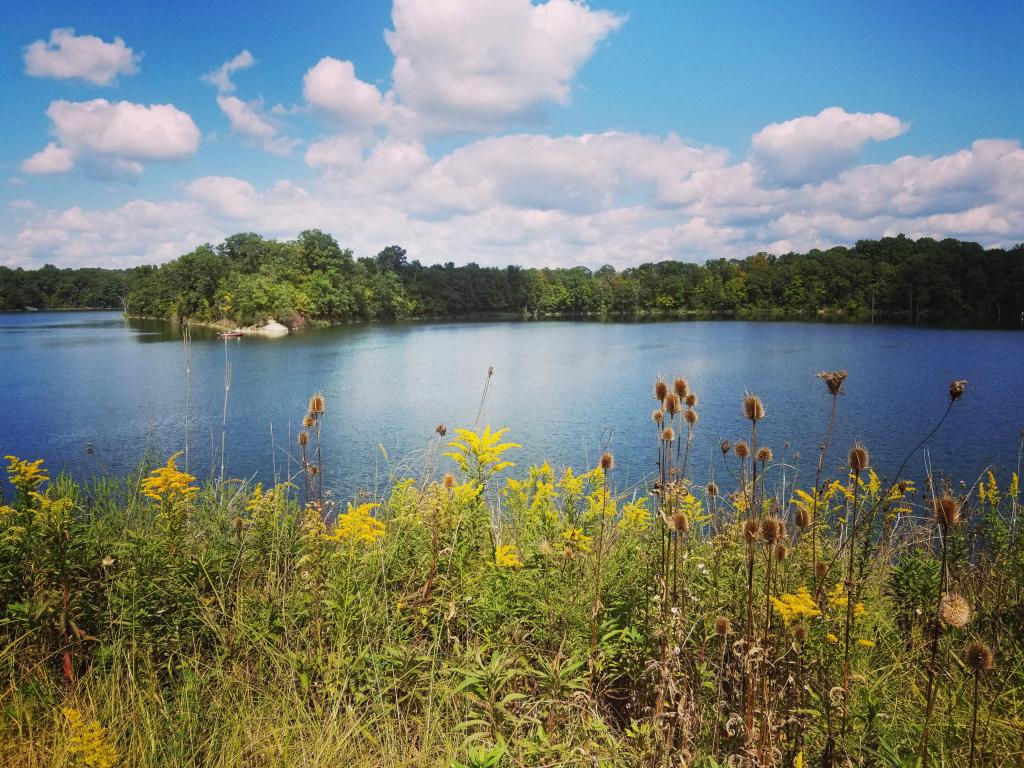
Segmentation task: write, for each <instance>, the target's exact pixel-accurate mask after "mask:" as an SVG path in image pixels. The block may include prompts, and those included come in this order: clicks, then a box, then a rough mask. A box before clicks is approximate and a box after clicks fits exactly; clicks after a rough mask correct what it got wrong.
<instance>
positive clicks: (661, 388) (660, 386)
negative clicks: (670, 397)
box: [654, 376, 668, 403]
mask: <svg viewBox="0 0 1024 768" xmlns="http://www.w3.org/2000/svg"><path fill="white" fill-rule="evenodd" d="M667 394H668V384H667V383H666V382H665V380H664V379H663V378H661V376H659V377H658V380H657V381H656V382H654V399H655V400H657V401H658V402H659V403H660V402H663V401H664V400H665V395H667Z"/></svg>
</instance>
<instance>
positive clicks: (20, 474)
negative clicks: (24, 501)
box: [4, 456, 50, 498]
mask: <svg viewBox="0 0 1024 768" xmlns="http://www.w3.org/2000/svg"><path fill="white" fill-rule="evenodd" d="M4 458H5V459H7V478H8V479H9V480H10V481H11V485H13V486H14V487H15V488H17V489H18V492H19V493H21V494H22V497H23V498H27V497H28V495H29V494H30V493H32V492H33V491H35V490H36V489H38V488H39V486H40V485H42V484H43V483H45V482H46V481H47V480H49V479H50V476H49V475H48V474H47V472H46V470H45V469H43V460H42V459H36V460H35V461H25V460H24V459H19V458H18V457H17V456H4Z"/></svg>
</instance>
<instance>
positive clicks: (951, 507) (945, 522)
mask: <svg viewBox="0 0 1024 768" xmlns="http://www.w3.org/2000/svg"><path fill="white" fill-rule="evenodd" d="M932 514H933V515H934V516H935V522H937V523H938V524H939V525H941V526H943V527H947V528H948V527H949V526H953V525H956V524H957V523H959V522H960V505H959V504H957V502H956V499H954V498H953V497H952V496H951V495H950V494H949V493H948V492H947V493H946V494H945V495H944V496H942V497H940V498H938V499H932Z"/></svg>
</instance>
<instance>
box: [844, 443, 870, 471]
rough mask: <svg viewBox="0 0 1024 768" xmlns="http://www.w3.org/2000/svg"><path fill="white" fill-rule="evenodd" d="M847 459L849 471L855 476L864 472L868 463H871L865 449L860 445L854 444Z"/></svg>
mask: <svg viewBox="0 0 1024 768" xmlns="http://www.w3.org/2000/svg"><path fill="white" fill-rule="evenodd" d="M848 458H849V463H850V471H851V472H853V473H854V474H857V475H859V474H860V473H861V472H863V471H864V470H866V469H867V468H868V463H869V462H870V461H871V457H870V456H869V454H868V450H867V448H865V447H864V446H863V445H862V444H861V443H855V444H854V446H853V448H851V449H850V455H849V457H848Z"/></svg>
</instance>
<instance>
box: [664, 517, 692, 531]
mask: <svg viewBox="0 0 1024 768" xmlns="http://www.w3.org/2000/svg"><path fill="white" fill-rule="evenodd" d="M668 527H669V528H670V529H671V530H673V531H679V532H680V533H686V532H687V531H688V530H690V520H689V518H687V517H686V515H684V514H683V513H682V512H676V513H675V514H674V515H672V517H671V518H669V521H668Z"/></svg>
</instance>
